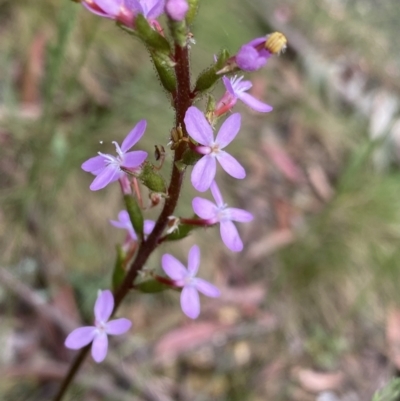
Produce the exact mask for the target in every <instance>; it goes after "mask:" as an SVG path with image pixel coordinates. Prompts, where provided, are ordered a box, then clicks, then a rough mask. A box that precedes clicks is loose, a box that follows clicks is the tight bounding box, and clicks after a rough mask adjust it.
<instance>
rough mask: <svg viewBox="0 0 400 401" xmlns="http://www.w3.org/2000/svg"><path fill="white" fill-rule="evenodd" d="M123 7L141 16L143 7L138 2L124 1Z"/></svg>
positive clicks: (135, 0) (132, 0)
mask: <svg viewBox="0 0 400 401" xmlns="http://www.w3.org/2000/svg"><path fill="white" fill-rule="evenodd" d="M125 6H126V7H127V8H128V9H129V10H132V11H133V12H134V14H143V7H142V5H141V4H140V2H139V1H138V0H125Z"/></svg>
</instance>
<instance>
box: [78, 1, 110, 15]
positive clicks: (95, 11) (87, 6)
mask: <svg viewBox="0 0 400 401" xmlns="http://www.w3.org/2000/svg"><path fill="white" fill-rule="evenodd" d="M81 4H82V5H83V6H84V7H85V8H86V9H87V10H89V11H90V12H91V13H93V14H95V15H98V16H100V17H105V18H114V16H110V15H108V14H106V13H105V12H100V11H98V10H96V9H94V8H92V7H91V5H90V4H88V3H86V1H82V2H81Z"/></svg>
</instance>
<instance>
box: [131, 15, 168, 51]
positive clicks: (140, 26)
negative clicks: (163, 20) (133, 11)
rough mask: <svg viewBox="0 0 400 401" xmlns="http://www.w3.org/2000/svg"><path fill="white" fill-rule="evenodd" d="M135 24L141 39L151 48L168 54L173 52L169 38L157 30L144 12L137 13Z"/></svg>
mask: <svg viewBox="0 0 400 401" xmlns="http://www.w3.org/2000/svg"><path fill="white" fill-rule="evenodd" d="M135 26H136V30H137V32H138V35H139V37H140V39H142V40H143V42H144V43H145V44H146V45H147V46H148V47H149V48H150V49H151V50H156V51H159V52H161V53H165V54H168V55H169V54H170V53H171V47H170V45H169V42H168V40H167V39H165V38H164V36H162V35H161V34H160V33H158V32H157V31H155V30H154V29H153V28H152V27H151V26H150V24H149V22H148V21H147V19H146V18H145V17H144V16H143V15H142V14H137V16H136V19H135Z"/></svg>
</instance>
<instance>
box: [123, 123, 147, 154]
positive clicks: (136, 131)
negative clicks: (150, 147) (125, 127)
mask: <svg viewBox="0 0 400 401" xmlns="http://www.w3.org/2000/svg"><path fill="white" fill-rule="evenodd" d="M146 126H147V121H146V120H140V121H139V122H138V123H137V124H136V125H135V127H134V128H133V129H132V131H131V132H130V133H129V134H128V135H127V136H126V138H125V139H124V141H123V142H122V145H121V150H122V151H123V152H124V153H125V152H127V151H128V150H129V149H130V148H131V147H132V146H133V145H135V144H136V143H137V142H139V140H140V138H141V137H142V136H143V134H144V132H145V131H146ZM146 157H147V156H146Z"/></svg>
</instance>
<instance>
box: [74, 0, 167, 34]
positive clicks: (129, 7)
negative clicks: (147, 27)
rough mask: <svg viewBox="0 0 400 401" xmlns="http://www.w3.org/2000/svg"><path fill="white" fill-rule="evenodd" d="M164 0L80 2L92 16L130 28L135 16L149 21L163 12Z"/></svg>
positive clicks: (85, 0) (97, 0)
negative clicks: (140, 15) (139, 15)
mask: <svg viewBox="0 0 400 401" xmlns="http://www.w3.org/2000/svg"><path fill="white" fill-rule="evenodd" d="M164 2H165V0H82V4H83V5H84V6H85V7H86V8H87V9H88V10H89V11H90V12H92V13H93V14H96V15H99V16H100V17H105V18H110V19H113V20H116V21H119V22H121V23H123V24H124V25H127V26H130V27H132V26H133V25H134V19H135V16H136V15H137V14H143V15H144V17H145V18H146V19H148V20H149V21H153V20H155V19H156V18H157V17H159V16H160V15H161V14H162V13H163V12H164Z"/></svg>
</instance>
